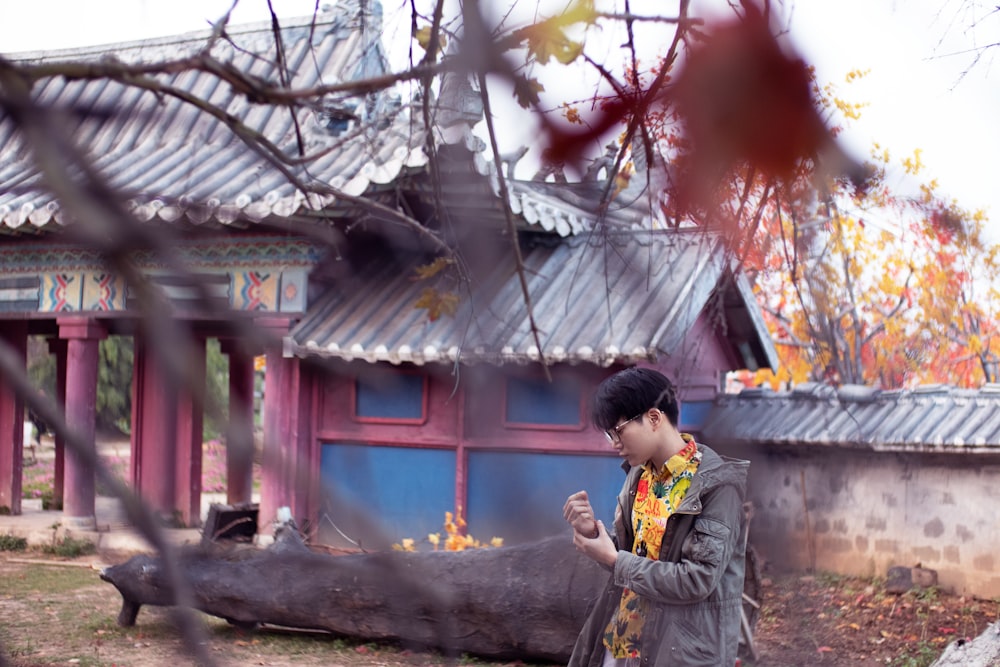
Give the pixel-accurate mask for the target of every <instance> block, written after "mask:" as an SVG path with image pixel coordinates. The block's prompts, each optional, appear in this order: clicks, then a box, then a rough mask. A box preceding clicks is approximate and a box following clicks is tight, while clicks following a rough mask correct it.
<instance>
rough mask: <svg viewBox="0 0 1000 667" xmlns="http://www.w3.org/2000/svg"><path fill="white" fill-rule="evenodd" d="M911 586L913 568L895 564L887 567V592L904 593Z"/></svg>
mask: <svg viewBox="0 0 1000 667" xmlns="http://www.w3.org/2000/svg"><path fill="white" fill-rule="evenodd" d="M911 588H913V570H912V568H909V567H904V566H902V565H896V566H894V567H890V568H889V572H888V573H887V574H886V578H885V590H886V592H887V593H905V592H906V591H908V590H910V589H911Z"/></svg>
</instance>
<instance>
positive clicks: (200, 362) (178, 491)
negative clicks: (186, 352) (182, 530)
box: [174, 337, 205, 527]
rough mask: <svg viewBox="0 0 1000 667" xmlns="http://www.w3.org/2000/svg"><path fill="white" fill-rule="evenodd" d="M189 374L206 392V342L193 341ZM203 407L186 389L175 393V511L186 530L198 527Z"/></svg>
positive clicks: (201, 339) (199, 517) (200, 339)
mask: <svg viewBox="0 0 1000 667" xmlns="http://www.w3.org/2000/svg"><path fill="white" fill-rule="evenodd" d="M193 342H194V346H193V350H192V356H191V357H190V358H189V359H188V363H189V364H190V367H189V369H188V370H189V371H191V376H192V377H194V378H195V381H196V382H199V383H200V386H201V391H202V392H204V388H205V339H204V338H203V337H197V338H195V340H194V341H193ZM203 415H204V412H203V410H202V404H201V402H200V401H199V400H198V399H197V397H196V396H195V395H193V394H192V393H191V391H190V390H189V389H188V388H187V387H180V388H179V390H178V392H177V417H176V419H177V442H176V445H175V446H176V452H177V463H176V470H177V483H176V486H175V490H174V497H175V499H176V507H175V511H176V512H177V516H178V518H179V519H180V521H181V523H182V524H183V525H185V526H188V527H196V526H200V525H201V464H202V458H203V456H202V454H203V448H202V444H203V438H202V435H203V433H202V421H203Z"/></svg>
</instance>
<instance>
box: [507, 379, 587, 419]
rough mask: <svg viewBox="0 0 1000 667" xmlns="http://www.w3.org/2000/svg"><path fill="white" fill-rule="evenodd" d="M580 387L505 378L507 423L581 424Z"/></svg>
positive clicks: (543, 381) (544, 381) (545, 381)
mask: <svg viewBox="0 0 1000 667" xmlns="http://www.w3.org/2000/svg"><path fill="white" fill-rule="evenodd" d="M580 405H581V402H580V385H579V384H576V383H574V384H568V383H563V384H560V383H558V382H549V381H547V380H525V379H521V378H507V414H506V415H505V418H506V420H507V422H508V423H514V424H570V425H574V426H575V425H577V424H580V423H581V422H582V421H583V417H582V416H581V414H580Z"/></svg>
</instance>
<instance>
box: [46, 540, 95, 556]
mask: <svg viewBox="0 0 1000 667" xmlns="http://www.w3.org/2000/svg"><path fill="white" fill-rule="evenodd" d="M96 552H97V547H96V546H95V545H94V543H93V542H91V541H90V540H82V539H76V538H75V537H70V536H68V535H66V536H64V537H63V538H62V539H61V540H57V539H55V537H53V539H52V544H46V545H43V546H42V553H46V554H49V555H51V556H59V557H60V558H77V557H78V556H86V555H88V554H92V553H96Z"/></svg>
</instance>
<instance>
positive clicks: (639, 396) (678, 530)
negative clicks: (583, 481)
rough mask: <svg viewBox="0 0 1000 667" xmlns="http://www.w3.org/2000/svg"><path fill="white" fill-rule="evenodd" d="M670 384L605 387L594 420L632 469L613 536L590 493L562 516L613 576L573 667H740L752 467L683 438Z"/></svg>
mask: <svg viewBox="0 0 1000 667" xmlns="http://www.w3.org/2000/svg"><path fill="white" fill-rule="evenodd" d="M679 412H680V406H679V404H678V402H677V397H676V393H675V390H674V386H673V385H672V384H671V382H670V380H668V379H667V377H666V376H664V375H663V374H662V373H660V372H658V371H654V370H650V369H647V368H629V369H626V370H624V371H621V372H620V373H616V374H615V375H613V376H611V377H609V378H608V379H606V380H605V381H604V382H603V383H601V385H600V387H598V389H597V392H596V393H595V395H594V399H593V403H592V406H591V421H592V422H593V423H594V425H595V426H597V428H599V429H601V430H602V431H604V435H605V436H606V437H607V439H608V441H609V442H610V443H611V446H612V447H613V448H614V449H615V451H617V452H618V455H619V456H621V457H622V458H623V459H624V463H623V464H622V467H623V468H625V470H626V471H627V474H626V478H625V484H624V486H623V487H622V490H621V493H620V494H619V496H618V505H617V508H616V510H615V519H614V535H613V536H611V535H609V534H608V531H607V529H606V528H605V527H604V524H603V523H602V522H600V521H596V520H595V518H594V510H593V508H592V507H591V504H590V500H589V498H588V497H587V492H586V491H580V492H578V493H574V494H573V495H571V496H570V497H569V498H568V499H567V501H566V504H565V505H564V507H563V515H564V516H565V517H566V521H568V522H569V524H570V525H572V526H573V543H574V544H575V545H576V548H577V549H579V550H580V551H581V552H583V553H584V554H586V555H587V556H588V557H590V558H592V559H593V560H595V561H597V562H598V563H600V564H602V565H604V566H605V567H607V568H608V569H610V570H611V572H612V576H611V578H610V580H609V581H608V587H607V589H606V590H605V593H604V594H603V595H602V596H601V597H600V598H598V599H597V601H596V602H595V604H594V607H593V609H592V610H591V613H590V615H589V617H588V618H587V621H586V623H585V624H584V627H583V630H582V631H581V632H580V636H579V637H578V638H577V641H576V646H575V647H574V649H573V656H572V657H571V658H570V662H569V665H570V667H601V666H602V665H605V666H607V667H612V666H614V667H632V666H633V665H643V666H645V665H652V666H655V667H681V666H685V667H686V666H693V665H704V666H705V667H732V666H733V665H735V664H736V651H737V645H738V643H739V630H740V606H741V604H742V598H743V572H744V554H745V551H746V536H745V535H744V515H743V498H744V495H745V492H746V478H747V470H748V468H749V465H750V464H749V462H747V461H740V460H735V459H726V458H723V457H721V456H719V455H718V454H716V453H715V452H714V451H712V450H711V449H709V448H708V447H705V446H704V445H702V444H699V443H696V442H695V441H694V438H692V437H691V436H690V435H688V434H686V433H680V432H679V431H678V430H677V423H678V422H677V420H678V415H679Z"/></svg>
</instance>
